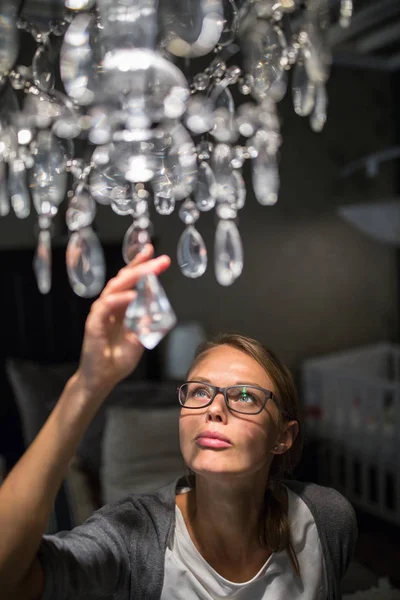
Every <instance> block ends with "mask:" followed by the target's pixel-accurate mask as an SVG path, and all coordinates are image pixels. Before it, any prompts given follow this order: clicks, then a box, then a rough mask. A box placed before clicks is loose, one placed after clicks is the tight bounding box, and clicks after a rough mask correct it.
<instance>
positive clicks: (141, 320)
mask: <svg viewBox="0 0 400 600" xmlns="http://www.w3.org/2000/svg"><path fill="white" fill-rule="evenodd" d="M176 322H177V319H176V315H175V313H174V311H173V309H172V307H171V304H170V303H169V300H168V298H167V295H166V293H165V291H164V289H163V287H162V285H161V284H160V282H159V280H158V278H157V277H156V276H155V275H153V274H150V275H146V276H145V277H142V279H140V280H139V281H138V283H137V284H136V296H135V298H134V299H133V300H132V302H131V303H130V304H129V306H128V308H127V309H126V313H125V326H126V327H128V329H131V330H132V331H134V332H135V333H136V335H137V337H138V338H139V341H140V342H141V344H143V346H144V347H145V348H147V349H148V350H152V349H153V348H155V347H156V346H157V344H158V343H159V342H160V341H161V340H162V338H163V337H164V336H165V335H166V334H167V333H168V332H169V331H170V330H171V329H172V328H173V327H174V326H175V325H176Z"/></svg>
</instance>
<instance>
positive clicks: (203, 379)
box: [189, 376, 267, 390]
mask: <svg viewBox="0 0 400 600" xmlns="http://www.w3.org/2000/svg"><path fill="white" fill-rule="evenodd" d="M189 381H200V382H201V383H209V384H211V385H214V384H213V382H212V381H210V380H209V379H207V377H201V376H199V377H198V378H197V377H196V378H195V379H193V380H190V379H189ZM231 385H249V386H251V385H253V386H254V387H259V388H262V389H263V390H265V389H267V388H264V387H263V386H262V385H260V384H259V383H251V382H250V381H246V382H243V381H236V383H232V384H231ZM217 387H218V386H217ZM226 387H231V386H230V385H228V386H226Z"/></svg>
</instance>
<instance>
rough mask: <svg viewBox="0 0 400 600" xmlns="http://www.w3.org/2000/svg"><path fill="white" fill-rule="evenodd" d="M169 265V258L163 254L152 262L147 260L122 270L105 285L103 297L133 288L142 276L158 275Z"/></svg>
mask: <svg viewBox="0 0 400 600" xmlns="http://www.w3.org/2000/svg"><path fill="white" fill-rule="evenodd" d="M170 264H171V259H170V257H169V256H167V255H166V254H163V255H162V256H159V257H158V258H153V259H152V260H147V261H146V262H144V263H142V264H139V265H136V266H135V267H134V268H131V269H127V270H123V271H121V272H120V273H119V274H118V275H117V277H115V278H114V279H112V280H111V281H110V282H109V283H108V284H107V292H106V294H104V295H105V296H106V295H108V294H114V293H115V292H121V291H123V290H126V289H129V288H133V287H134V286H135V285H136V284H137V282H138V280H139V279H141V278H142V277H143V276H144V275H149V274H150V273H154V275H160V273H163V272H164V271H165V270H166V269H168V267H169V266H170Z"/></svg>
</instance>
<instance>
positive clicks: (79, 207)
mask: <svg viewBox="0 0 400 600" xmlns="http://www.w3.org/2000/svg"><path fill="white" fill-rule="evenodd" d="M95 215H96V203H95V201H94V200H93V198H92V196H91V195H90V194H89V193H88V191H87V190H86V189H85V186H84V185H83V184H79V185H78V186H77V188H76V190H75V194H74V195H73V197H72V198H71V199H70V201H69V203H68V209H67V212H66V213H65V221H66V223H67V227H68V229H69V230H70V231H76V230H78V229H82V227H88V226H89V225H91V224H92V222H93V219H94V217H95Z"/></svg>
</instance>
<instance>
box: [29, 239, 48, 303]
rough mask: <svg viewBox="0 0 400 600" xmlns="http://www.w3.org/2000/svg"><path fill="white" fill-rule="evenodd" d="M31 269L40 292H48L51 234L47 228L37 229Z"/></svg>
mask: <svg viewBox="0 0 400 600" xmlns="http://www.w3.org/2000/svg"><path fill="white" fill-rule="evenodd" d="M33 270H34V272H35V275H36V281H37V286H38V288H39V291H40V293H41V294H48V293H49V291H50V289H51V235H50V231H49V230H48V229H42V230H41V231H39V238H38V244H37V247H36V254H35V258H34V259H33Z"/></svg>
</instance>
